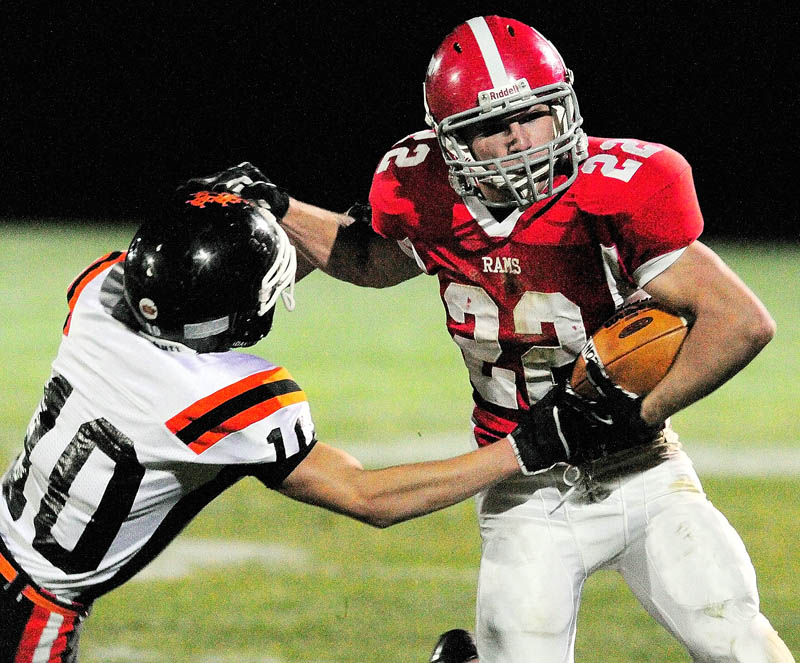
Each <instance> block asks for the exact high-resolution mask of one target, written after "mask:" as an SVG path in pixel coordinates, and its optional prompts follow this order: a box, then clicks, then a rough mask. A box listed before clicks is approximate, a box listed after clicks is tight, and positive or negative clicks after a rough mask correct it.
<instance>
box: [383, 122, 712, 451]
mask: <svg viewBox="0 0 800 663" xmlns="http://www.w3.org/2000/svg"><path fill="white" fill-rule="evenodd" d="M370 203H371V205H372V223H373V227H374V229H375V231H376V232H378V233H379V234H381V235H382V236H384V237H387V238H392V239H395V240H397V241H399V242H400V243H401V246H403V247H404V249H405V250H406V251H407V252H409V253H411V254H412V255H413V256H414V258H415V259H416V260H417V263H418V264H419V265H420V267H421V268H422V269H424V271H425V272H426V273H427V274H431V275H433V274H435V275H436V276H437V277H438V279H439V286H440V294H441V297H442V301H443V302H444V305H445V309H446V311H447V327H448V330H449V332H450V334H451V336H452V337H453V340H454V341H455V342H456V343H457V344H458V345H459V347H460V348H461V351H462V354H463V357H464V362H465V364H466V366H467V369H468V370H469V374H470V381H471V383H472V386H473V397H474V400H475V409H474V412H473V422H474V424H475V435H476V438H477V440H478V442H479V443H480V444H488V443H489V442H492V441H494V440H497V439H499V438H501V437H503V436H504V435H506V434H507V433H509V432H510V431H511V430H513V429H514V428H515V427H516V422H517V421H518V420H519V419H520V413H521V412H522V411H524V410H526V409H528V408H529V407H530V405H531V403H535V402H536V401H537V400H538V399H540V398H541V397H542V396H543V395H544V394H545V393H546V392H547V391H548V390H549V389H550V388H551V387H552V385H553V384H554V383H555V382H557V381H560V380H565V379H566V378H567V376H568V375H569V371H570V369H571V364H572V362H573V361H574V359H575V357H576V356H577V355H578V353H579V352H580V349H581V347H582V346H583V344H584V343H585V342H586V339H587V338H588V337H589V336H590V335H591V334H592V333H593V332H594V331H595V330H596V329H597V328H598V327H599V326H600V325H601V324H602V323H603V321H604V320H606V319H607V318H608V317H609V316H610V315H611V314H612V313H613V311H614V310H615V308H617V307H619V306H620V305H621V304H623V302H625V301H626V300H628V299H630V298H631V297H633V296H635V295H636V293H637V292H638V291H639V290H640V288H641V287H642V286H644V285H645V284H646V283H647V282H648V281H650V280H651V279H652V278H653V277H655V276H657V275H658V274H660V273H661V272H662V271H664V270H665V269H666V268H667V267H669V266H670V265H671V264H672V263H673V262H674V261H675V260H677V258H678V257H680V255H681V253H682V252H683V250H684V249H685V248H686V247H687V246H688V245H689V244H690V243H691V242H692V241H694V240H695V239H696V238H697V237H698V236H699V235H700V232H701V231H702V227H703V219H702V215H701V213H700V208H699V205H698V202H697V196H696V193H695V189H694V183H693V180H692V175H691V168H690V167H689V164H688V163H687V162H686V160H685V159H684V158H683V157H682V156H681V155H680V154H678V153H677V152H675V151H674V150H672V149H670V148H668V147H666V146H664V145H659V144H656V143H646V142H643V141H639V140H634V139H606V138H589V156H588V158H587V159H586V160H584V161H583V162H582V163H581V166H580V171H579V174H578V177H577V179H576V180H575V182H574V183H573V185H572V186H571V187H570V188H569V189H567V190H566V191H565V192H564V193H563V194H561V195H559V196H556V197H554V198H550V199H547V200H544V201H541V202H540V203H537V204H536V205H533V206H531V207H529V208H527V209H525V210H518V209H514V211H512V212H511V213H510V214H507V215H506V216H505V218H502V216H501V215H497V218H496V217H495V216H494V215H493V214H492V213H491V212H490V211H489V210H488V209H487V207H486V206H485V205H483V204H482V203H481V201H480V200H479V199H477V198H476V197H465V198H461V197H460V196H458V195H457V194H456V193H455V191H454V190H453V189H452V188H451V187H450V185H449V183H448V172H447V166H446V165H445V163H444V160H443V159H442V157H441V152H440V151H439V146H438V144H437V142H436V138H435V137H434V134H433V132H432V131H421V132H419V133H416V134H412V135H410V136H408V137H406V138H404V139H403V140H401V141H400V142H399V143H397V144H396V145H395V146H394V147H393V148H392V150H390V151H389V152H388V153H387V154H386V155H385V156H384V158H383V159H382V160H381V162H380V164H379V165H378V168H377V170H376V173H375V176H374V179H373V183H372V189H371V191H370Z"/></svg>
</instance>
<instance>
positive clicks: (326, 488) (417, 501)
mask: <svg viewBox="0 0 800 663" xmlns="http://www.w3.org/2000/svg"><path fill="white" fill-rule="evenodd" d="M519 471H520V465H519V463H518V460H517V457H516V455H515V453H514V450H513V448H512V446H511V444H510V443H509V440H508V438H503V439H502V440H499V441H498V442H495V443H494V444H491V445H489V446H487V447H483V448H481V449H477V450H476V451H472V452H470V453H466V454H463V455H461V456H456V457H454V458H449V459H447V460H436V461H427V462H422V463H412V464H407V465H397V466H395V467H387V468H384V469H379V470H365V469H364V468H363V467H362V465H361V463H360V462H359V461H358V460H356V459H355V458H353V456H351V455H350V454H348V453H346V452H345V451H342V450H340V449H336V448H335V447H331V446H330V445H327V444H323V443H321V442H319V443H317V444H316V445H315V446H314V448H313V449H312V450H311V452H310V453H309V454H308V456H307V457H306V458H305V459H304V460H303V462H302V463H300V464H299V465H298V466H297V467H296V468H295V470H294V471H293V472H292V473H291V474H290V475H289V476H288V477H287V478H286V479H285V480H284V482H283V485H282V487H281V488H280V489H279V490H280V491H281V492H282V493H283V494H285V495H287V496H289V497H291V498H293V499H296V500H299V501H301V502H307V503H309V504H315V505H317V506H321V507H324V508H326V509H329V510H331V511H336V512H337V513H342V514H345V515H347V516H350V517H351V518H355V519H356V520H360V521H362V522H365V523H368V524H370V525H373V526H375V527H388V526H389V525H394V524H395V523H399V522H402V521H404V520H408V519H410V518H415V517H417V516H422V515H424V514H426V513H431V512H433V511H437V510H439V509H443V508H445V507H448V506H450V505H452V504H456V503H457V502H460V501H462V500H464V499H466V498H468V497H471V496H472V495H475V494H476V493H477V492H479V491H481V490H483V489H484V488H488V487H489V486H491V485H492V484H494V483H497V482H498V481H501V480H502V479H506V478H508V477H511V476H513V475H515V474H517V473H518V472H519Z"/></svg>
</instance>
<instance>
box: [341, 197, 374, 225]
mask: <svg viewBox="0 0 800 663" xmlns="http://www.w3.org/2000/svg"><path fill="white" fill-rule="evenodd" d="M345 214H347V216H349V217H352V218H353V223H361V224H366V225H368V226H370V227H372V206H371V205H370V204H369V203H362V202H360V201H357V202H355V203H353V204H352V205H350V208H349V209H348V210H347V212H345Z"/></svg>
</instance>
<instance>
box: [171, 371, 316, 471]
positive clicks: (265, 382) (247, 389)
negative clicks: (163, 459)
mask: <svg viewBox="0 0 800 663" xmlns="http://www.w3.org/2000/svg"><path fill="white" fill-rule="evenodd" d="M306 400H307V399H306V395H305V392H304V391H303V390H302V389H301V388H300V387H299V386H298V384H297V383H296V382H295V381H294V380H293V379H292V377H291V375H290V374H289V372H288V371H287V370H286V369H285V368H282V367H279V366H276V367H273V368H271V369H269V370H266V371H261V372H259V373H255V374H253V375H250V376H248V377H246V378H243V379H241V380H239V381H237V382H234V383H233V384H230V385H228V386H227V387H224V388H222V389H220V390H218V391H215V392H214V393H213V394H210V395H208V396H206V397H205V398H201V399H200V400H198V401H195V402H194V403H192V404H191V405H190V406H189V407H187V408H185V409H183V410H182V411H181V412H178V413H177V414H176V415H174V416H173V417H171V418H170V419H169V420H168V421H167V422H166V426H167V428H168V429H169V430H170V431H171V432H172V433H173V434H174V435H175V436H176V437H177V438H178V439H179V440H181V442H183V443H184V444H185V445H186V446H187V447H188V448H189V449H191V450H192V451H193V452H194V453H196V454H201V453H203V452H204V451H206V450H207V449H209V448H211V447H212V446H213V445H215V444H216V443H217V442H219V441H220V440H221V439H223V438H224V437H226V436H227V435H230V434H231V433H235V432H237V431H240V430H243V429H244V428H246V427H248V426H250V425H251V424H253V423H255V422H257V421H260V420H262V419H266V418H267V417H268V416H270V415H271V414H273V413H274V412H277V411H278V410H280V409H281V408H283V407H286V406H287V405H292V404H294V403H301V402H304V401H306ZM298 437H299V438H300V437H302V433H300V435H299V436H298ZM269 441H270V442H273V440H271V439H270V440H269ZM298 441H299V442H300V447H301V449H300V451H303V450H304V449H303V448H304V447H305V446H308V445H309V441H307V440H305V439H299V440H298ZM276 446H277V445H276ZM278 451H279V453H278V458H277V460H281V458H280V456H281V454H280V451H281V447H278ZM284 458H285V452H284Z"/></svg>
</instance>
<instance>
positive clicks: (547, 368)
mask: <svg viewBox="0 0 800 663" xmlns="http://www.w3.org/2000/svg"><path fill="white" fill-rule="evenodd" d="M443 299H444V303H445V306H446V307H447V313H448V316H449V317H450V318H452V319H453V320H454V321H455V322H456V323H457V324H464V323H465V322H467V316H472V317H473V318H474V330H473V333H472V335H471V336H466V335H463V334H462V333H461V332H456V333H454V334H453V340H454V341H455V342H456V343H457V344H458V346H459V347H460V348H461V352H462V354H463V356H464V363H465V364H466V365H467V369H468V370H469V374H470V381H471V382H472V385H473V387H474V388H475V390H476V391H477V392H478V393H479V394H480V395H481V397H482V398H484V399H485V400H486V401H488V402H490V403H494V404H495V405H499V406H501V407H504V408H508V409H511V410H516V409H517V408H518V407H519V406H518V404H517V396H516V394H517V380H516V378H517V375H518V374H522V375H523V376H524V381H525V388H526V390H527V395H528V398H529V399H530V402H535V401H537V400H539V399H540V398H541V397H542V396H544V394H545V393H547V391H548V390H549V389H550V388H551V387H552V386H553V384H554V382H555V381H554V378H553V373H552V370H553V369H554V368H557V367H559V366H564V365H566V364H568V363H569V362H571V361H572V360H573V359H574V357H575V356H576V354H577V353H578V352H579V351H580V349H581V348H582V347H583V345H584V343H585V342H586V331H585V329H584V326H583V319H582V317H581V312H580V308H579V307H578V305H577V304H575V303H574V302H571V301H570V300H569V299H567V298H566V297H565V296H564V295H563V294H561V293H560V292H530V291H529V292H525V293H523V295H522V297H520V299H519V301H518V302H517V304H516V306H514V310H513V313H512V321H511V324H513V329H512V330H511V331H512V335H513V340H514V341H515V342H514V343H513V345H514V346H515V349H511V348H504V347H503V345H502V344H501V341H500V325H501V322H500V318H501V316H500V310H499V307H498V305H497V303H496V302H495V301H494V300H493V299H492V298H491V297H490V295H489V294H488V293H487V292H486V291H485V290H484V289H483V288H481V287H479V286H474V285H465V284H463V283H450V284H449V285H448V286H447V288H446V289H445V292H444V295H443ZM544 323H550V324H548V325H546V324H544ZM520 346H521V347H520ZM501 364H502V366H501ZM515 369H516V370H515Z"/></svg>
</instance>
